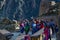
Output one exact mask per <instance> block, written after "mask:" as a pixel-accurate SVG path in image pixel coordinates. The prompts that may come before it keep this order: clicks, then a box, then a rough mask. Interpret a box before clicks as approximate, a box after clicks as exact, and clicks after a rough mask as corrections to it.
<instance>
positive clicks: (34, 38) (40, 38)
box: [31, 34, 43, 40]
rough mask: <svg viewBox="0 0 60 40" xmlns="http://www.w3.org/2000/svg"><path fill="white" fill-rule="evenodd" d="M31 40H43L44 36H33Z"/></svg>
mask: <svg viewBox="0 0 60 40" xmlns="http://www.w3.org/2000/svg"><path fill="white" fill-rule="evenodd" d="M31 40H43V36H42V34H40V35H39V36H33V37H31Z"/></svg>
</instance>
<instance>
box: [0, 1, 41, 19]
mask: <svg viewBox="0 0 60 40" xmlns="http://www.w3.org/2000/svg"><path fill="white" fill-rule="evenodd" d="M1 2H2V3H1ZM0 3H1V5H2V4H3V3H4V4H3V6H2V8H1V9H0V15H1V17H3V18H4V17H7V18H9V19H11V20H12V19H16V20H19V19H21V18H30V17H31V16H33V17H37V16H38V13H39V6H40V0H5V2H4V0H1V1H0Z"/></svg>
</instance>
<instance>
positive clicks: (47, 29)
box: [20, 19, 58, 40]
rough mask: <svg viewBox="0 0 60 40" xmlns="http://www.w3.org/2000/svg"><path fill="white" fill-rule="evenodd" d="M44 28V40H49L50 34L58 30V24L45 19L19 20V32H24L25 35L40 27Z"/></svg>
mask: <svg viewBox="0 0 60 40" xmlns="http://www.w3.org/2000/svg"><path fill="white" fill-rule="evenodd" d="M42 28H44V33H43V34H44V35H45V38H44V40H48V39H49V38H50V40H51V34H52V35H53V34H54V33H57V32H58V26H57V24H56V23H55V22H54V20H52V19H51V20H45V19H41V20H40V19H31V20H27V19H25V20H22V21H21V22H20V32H21V33H25V34H26V35H27V34H28V35H32V34H34V33H35V32H37V31H39V30H40V29H42Z"/></svg>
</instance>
